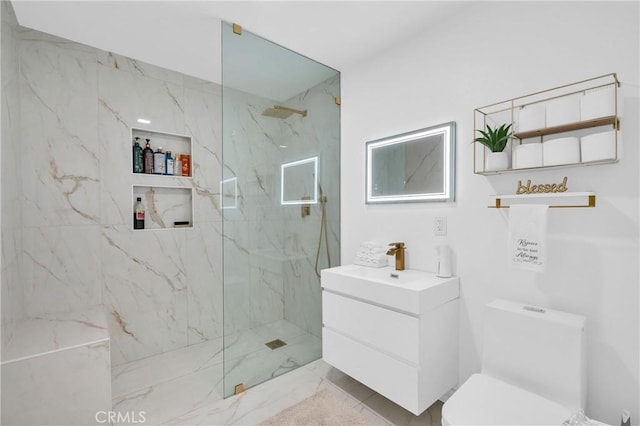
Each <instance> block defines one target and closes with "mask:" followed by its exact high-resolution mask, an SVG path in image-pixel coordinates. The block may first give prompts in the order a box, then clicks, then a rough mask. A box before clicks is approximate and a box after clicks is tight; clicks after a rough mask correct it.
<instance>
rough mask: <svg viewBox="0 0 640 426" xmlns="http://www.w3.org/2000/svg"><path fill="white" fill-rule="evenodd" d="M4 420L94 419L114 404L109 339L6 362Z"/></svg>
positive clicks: (70, 422) (84, 422)
mask: <svg viewBox="0 0 640 426" xmlns="http://www.w3.org/2000/svg"><path fill="white" fill-rule="evenodd" d="M2 406H3V407H4V409H3V410H2V424H7V425H9V424H10V425H31V426H34V425H43V426H44V425H90V424H98V423H97V422H96V417H95V416H96V413H98V412H107V411H109V410H110V409H111V365H110V363H109V341H108V340H106V341H102V342H97V343H93V344H88V345H85V346H79V347H75V348H71V349H67V350H62V351H58V352H53V353H50V354H47V355H44V356H37V357H34V358H29V359H26V360H21V361H16V362H12V363H9V364H4V365H3V366H2Z"/></svg>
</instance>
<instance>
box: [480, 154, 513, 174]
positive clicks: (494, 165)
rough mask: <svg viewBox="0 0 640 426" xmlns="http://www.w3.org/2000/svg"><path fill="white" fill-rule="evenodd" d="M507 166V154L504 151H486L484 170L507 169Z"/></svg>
mask: <svg viewBox="0 0 640 426" xmlns="http://www.w3.org/2000/svg"><path fill="white" fill-rule="evenodd" d="M508 168H509V154H508V153H507V152H506V151H502V152H488V153H487V158H486V162H485V165H484V170H485V172H495V171H498V170H507V169H508Z"/></svg>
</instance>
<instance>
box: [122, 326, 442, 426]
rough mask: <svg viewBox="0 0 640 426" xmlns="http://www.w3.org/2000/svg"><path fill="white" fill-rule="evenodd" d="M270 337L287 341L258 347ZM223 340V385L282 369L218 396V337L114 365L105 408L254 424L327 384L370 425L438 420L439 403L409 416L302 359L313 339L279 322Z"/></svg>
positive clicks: (159, 419) (310, 352) (165, 418)
mask: <svg viewBox="0 0 640 426" xmlns="http://www.w3.org/2000/svg"><path fill="white" fill-rule="evenodd" d="M274 336H276V337H274ZM272 338H280V339H282V340H284V341H286V342H287V346H284V347H282V348H278V349H275V350H271V349H268V348H266V346H264V343H265V342H266V341H269V340H272ZM265 339H268V340H265ZM227 345H228V347H229V349H228V352H227V357H229V358H232V359H233V360H232V361H231V362H228V364H229V365H230V367H228V375H229V376H230V377H231V380H229V382H230V383H234V382H235V381H234V380H233V377H234V375H238V374H240V372H247V371H248V372H249V374H248V375H247V374H246V373H245V374H243V377H244V380H245V382H246V380H247V377H249V376H250V377H252V378H253V379H259V378H261V377H260V375H259V374H258V371H263V373H262V374H266V375H268V376H271V375H274V376H275V375H278V374H282V373H287V374H283V375H281V376H279V377H275V378H273V379H271V380H268V381H266V382H264V383H262V384H260V385H257V386H254V387H252V388H250V389H247V390H246V391H245V392H243V393H242V394H240V395H236V396H232V397H230V398H227V399H223V398H222V376H223V364H222V339H216V340H211V341H208V342H204V343H201V344H198V345H193V346H190V347H187V348H183V349H180V350H176V351H172V352H167V353H164V354H161V355H157V356H153V357H149V358H145V359H143V360H139V361H135V362H131V363H127V364H124V365H120V366H117V367H114V368H113V369H112V391H113V410H114V411H119V412H121V413H125V412H133V413H139V412H140V411H144V412H145V414H144V415H145V418H146V422H145V424H148V425H155V424H158V425H159V424H175V425H254V424H258V423H260V422H261V421H263V420H266V419H267V418H269V417H271V416H273V415H275V414H277V413H278V412H280V411H281V410H283V409H285V408H287V407H289V406H292V405H295V404H297V403H298V402H300V401H302V400H303V399H305V398H307V397H309V396H311V395H313V394H314V393H315V392H317V391H319V390H322V389H328V390H330V391H331V392H333V393H334V394H335V395H337V396H338V397H340V398H341V399H343V400H344V401H345V402H346V403H347V404H348V405H350V406H352V407H355V408H356V409H357V410H359V411H360V412H361V413H362V414H363V415H364V416H365V417H366V418H367V419H369V420H370V422H371V424H372V425H390V424H395V425H440V408H441V403H440V402H436V403H435V404H434V405H433V406H432V407H430V408H429V409H428V410H427V411H425V412H424V413H423V414H422V415H421V416H420V417H416V416H414V415H413V414H411V413H410V412H408V411H406V410H404V409H403V408H401V407H399V406H398V405H396V404H394V403H393V402H391V401H389V400H387V399H386V398H384V397H382V396H381V395H378V394H377V393H375V392H374V391H373V390H371V389H369V388H367V387H366V386H364V385H362V384H360V383H359V382H357V381H355V380H353V379H351V378H350V377H349V376H347V375H345V374H344V373H342V372H340V371H339V370H336V369H335V368H333V367H331V366H329V365H328V364H326V363H325V362H324V361H322V360H316V361H312V362H310V361H311V360H312V359H317V358H318V357H319V354H320V352H319V348H320V339H318V338H317V337H315V336H312V335H309V334H307V333H305V332H303V331H302V330H300V329H298V328H297V327H295V326H293V325H292V324H291V323H288V322H287V321H278V322H276V323H272V324H268V325H265V326H263V327H260V328H258V329H252V330H249V331H245V332H243V333H242V334H241V335H239V336H235V338H231V339H229V338H228V339H227ZM263 347H264V348H263ZM267 351H268V352H267ZM310 357H313V358H310ZM305 364H306V365H305ZM297 365H300V366H301V367H300V368H296V369H294V368H295V366H297ZM258 367H259V368H258ZM265 367H267V368H265ZM251 369H254V370H255V371H254V372H253V373H251V371H250V370H251ZM289 370H293V371H290V372H289ZM267 378H268V377H265V379H267Z"/></svg>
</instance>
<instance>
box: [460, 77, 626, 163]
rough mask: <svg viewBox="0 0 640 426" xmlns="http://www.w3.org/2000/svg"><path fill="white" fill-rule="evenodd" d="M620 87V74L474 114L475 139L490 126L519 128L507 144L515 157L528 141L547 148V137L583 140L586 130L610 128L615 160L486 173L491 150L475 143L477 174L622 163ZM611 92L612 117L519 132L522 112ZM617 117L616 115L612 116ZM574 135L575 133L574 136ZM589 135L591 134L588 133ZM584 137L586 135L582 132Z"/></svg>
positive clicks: (518, 98)
mask: <svg viewBox="0 0 640 426" xmlns="http://www.w3.org/2000/svg"><path fill="white" fill-rule="evenodd" d="M619 87H620V82H619V80H618V76H617V75H616V73H610V74H605V75H601V76H599V77H594V78H590V79H586V80H582V81H578V82H575V83H570V84H565V85H563V86H558V87H554V88H552V89H547V90H542V91H539V92H535V93H531V94H529V95H525V96H519V97H516V98H513V99H509V100H505V101H502V102H497V103H494V104H491V105H486V106H483V107H480V108H476V109H475V110H474V117H473V128H474V137H475V134H476V132H477V129H484V128H485V127H486V126H487V124H488V125H490V126H492V127H494V126H495V127H497V126H500V125H501V124H505V123H511V124H513V126H514V128H515V133H514V134H513V135H512V136H511V138H510V141H509V142H508V144H507V148H506V151H507V152H509V153H511V150H512V149H513V147H514V146H517V145H520V144H521V143H522V141H523V140H525V139H532V138H539V142H542V143H543V145H544V142H545V139H544V137H545V136H548V135H554V134H560V133H569V135H573V136H580V135H581V133H575V132H577V131H581V130H585V129H595V130H594V131H595V132H599V131H602V130H601V129H598V128H603V127H605V126H610V127H611V128H613V130H614V131H615V132H614V135H615V136H614V138H613V142H612V143H613V145H612V146H613V148H612V149H613V155H612V156H611V158H603V159H598V160H597V161H584V162H583V161H578V162H572V163H569V164H560V165H558V164H554V165H541V166H536V167H528V168H508V169H503V170H486V164H487V158H486V157H487V149H486V148H485V147H484V146H483V145H482V144H480V143H477V142H476V143H473V146H474V147H473V172H474V173H475V174H479V175H494V174H500V173H505V172H517V171H523V170H544V169H548V168H556V167H567V166H582V165H596V164H609V163H616V162H618V159H619V148H618V144H619V130H620V117H619V114H620V112H619V110H618V102H619V99H618V98H619V96H620V94H619ZM607 88H611V89H612V90H613V99H612V101H611V102H612V104H613V105H611V104H608V105H610V106H611V112H610V113H609V115H606V116H602V117H596V118H590V119H588V120H584V121H576V122H570V123H566V124H562V125H555V126H550V127H544V128H538V129H531V130H525V131H522V132H520V131H518V129H517V125H518V120H517V115H518V112H519V111H520V110H521V109H523V108H525V107H529V106H533V105H539V106H542V107H544V106H547V105H549V102H551V101H554V100H558V99H561V98H566V97H568V96H574V95H583V94H585V93H588V92H592V91H595V90H600V89H607ZM611 113H613V115H611ZM570 132H574V133H573V134H571V133H570ZM586 132H588V131H586ZM582 133H584V132H582Z"/></svg>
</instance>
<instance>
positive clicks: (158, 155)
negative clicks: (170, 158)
mask: <svg viewBox="0 0 640 426" xmlns="http://www.w3.org/2000/svg"><path fill="white" fill-rule="evenodd" d="M165 162H166V157H165V155H164V152H162V147H158V150H157V151H156V152H154V153H153V173H154V174H156V175H163V174H164V171H165V167H166V164H165Z"/></svg>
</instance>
